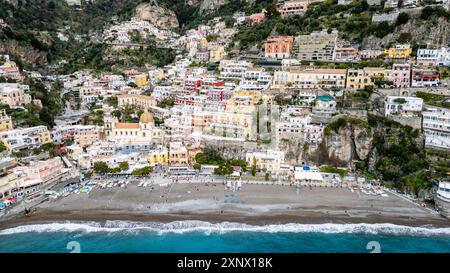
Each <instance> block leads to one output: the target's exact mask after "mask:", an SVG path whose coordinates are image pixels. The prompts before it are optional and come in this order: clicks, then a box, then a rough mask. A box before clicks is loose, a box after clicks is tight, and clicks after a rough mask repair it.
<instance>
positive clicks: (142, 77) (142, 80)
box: [132, 74, 148, 87]
mask: <svg viewBox="0 0 450 273" xmlns="http://www.w3.org/2000/svg"><path fill="white" fill-rule="evenodd" d="M132 78H133V80H134V83H135V84H136V85H137V86H139V87H142V86H145V85H147V84H148V77H147V75H146V74H138V75H134V76H132Z"/></svg>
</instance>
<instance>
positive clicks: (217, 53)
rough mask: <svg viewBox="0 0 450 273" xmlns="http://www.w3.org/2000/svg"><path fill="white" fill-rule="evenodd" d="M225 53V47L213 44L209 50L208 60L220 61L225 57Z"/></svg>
mask: <svg viewBox="0 0 450 273" xmlns="http://www.w3.org/2000/svg"><path fill="white" fill-rule="evenodd" d="M225 55H226V54H225V48H224V47H223V46H221V45H217V46H213V47H211V48H210V50H209V61H210V62H220V61H221V60H222V59H223V58H224V57H225Z"/></svg>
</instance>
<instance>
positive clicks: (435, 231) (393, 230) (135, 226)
mask: <svg viewBox="0 0 450 273" xmlns="http://www.w3.org/2000/svg"><path fill="white" fill-rule="evenodd" d="M27 232H36V233H43V232H49V233H51V232H69V233H80V232H81V233H96V232H97V233H98V232H102V233H114V232H125V233H136V232H155V233H157V234H159V235H163V234H166V233H176V234H183V233H189V232H203V233H205V234H211V233H219V234H222V233H229V232H266V233H277V232H287V233H359V234H393V235H420V236H433V235H445V236H450V228H432V227H409V226H401V225H395V224H388V223H385V224H332V223H329V224H295V223H291V224H277V225H264V226H257V225H248V224H242V223H231V222H223V223H209V222H204V221H174V222H170V223H155V222H131V221H106V222H105V223H104V224H101V223H98V222H60V223H51V224H35V225H23V226H18V227H14V228H9V229H5V230H1V231H0V235H11V234H15V233H27Z"/></svg>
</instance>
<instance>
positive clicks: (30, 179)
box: [14, 157, 66, 187]
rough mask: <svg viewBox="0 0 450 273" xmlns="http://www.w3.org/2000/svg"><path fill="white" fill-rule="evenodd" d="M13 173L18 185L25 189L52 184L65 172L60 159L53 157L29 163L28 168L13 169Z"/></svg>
mask: <svg viewBox="0 0 450 273" xmlns="http://www.w3.org/2000/svg"><path fill="white" fill-rule="evenodd" d="M14 173H15V174H16V175H17V176H18V177H19V181H20V185H21V186H22V187H27V186H30V185H36V184H41V185H42V184H47V183H51V182H54V181H56V180H58V179H59V178H61V177H62V176H63V175H64V174H65V173H66V172H65V169H64V163H63V161H62V160H61V158H59V157H55V158H51V159H48V160H45V161H35V162H31V163H30V165H28V166H23V167H17V168H15V169H14Z"/></svg>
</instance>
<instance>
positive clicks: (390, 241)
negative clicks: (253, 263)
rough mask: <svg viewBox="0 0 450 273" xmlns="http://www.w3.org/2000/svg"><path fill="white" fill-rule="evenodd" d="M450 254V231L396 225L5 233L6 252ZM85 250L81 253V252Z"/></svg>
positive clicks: (0, 236) (49, 228)
mask: <svg viewBox="0 0 450 273" xmlns="http://www.w3.org/2000/svg"><path fill="white" fill-rule="evenodd" d="M368 244H369V246H370V245H375V247H376V248H377V246H379V251H380V252H382V253H392V252H396V253H397V252H400V253H411V252H412V253H416V252H420V253H428V252H433V253H450V228H440V229H435V228H423V227H422V228H411V227H404V226H396V225H392V224H322V225H302V224H286V225H268V226H250V225H244V224H236V223H221V224H210V223H207V222H199V221H183V222H181V221H180V222H172V223H169V224H158V223H136V222H119V221H114V222H107V223H106V224H104V225H100V224H98V223H55V224H45V225H29V226H20V227H17V228H13V229H7V230H2V231H0V252H3V253H4V252H18V253H23V252H25V253H28V252H38V253H42V252H44V253H55V252H56V253H69V252H71V251H74V250H75V251H78V250H79V251H80V252H82V253H122V252H127V253H134V252H137V253H159V252H162V253H177V252H211V253H214V252H230V253H240V252H276V253H310V252H313V253H335V252H351V253H354V252H357V253H369V252H371V251H373V248H372V247H369V246H368ZM78 246H79V248H78Z"/></svg>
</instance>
